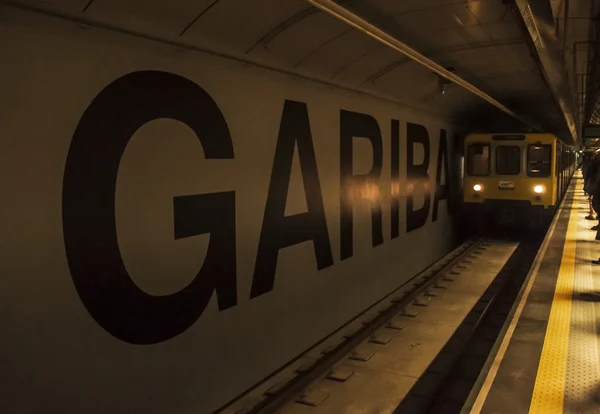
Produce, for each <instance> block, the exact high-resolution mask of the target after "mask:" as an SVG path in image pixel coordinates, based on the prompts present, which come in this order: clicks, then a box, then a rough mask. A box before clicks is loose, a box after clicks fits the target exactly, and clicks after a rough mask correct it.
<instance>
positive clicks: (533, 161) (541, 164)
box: [527, 145, 552, 177]
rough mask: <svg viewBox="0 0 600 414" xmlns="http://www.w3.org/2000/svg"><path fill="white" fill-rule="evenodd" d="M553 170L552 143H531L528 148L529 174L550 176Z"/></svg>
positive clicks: (531, 175) (532, 175)
mask: <svg viewBox="0 0 600 414" xmlns="http://www.w3.org/2000/svg"><path fill="white" fill-rule="evenodd" d="M551 170H552V147H551V146H550V145H530V146H529V147H528V148H527V175H528V176H530V177H549V176H550V174H551V172H552V171H551Z"/></svg>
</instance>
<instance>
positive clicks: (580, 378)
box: [564, 200, 600, 413]
mask: <svg viewBox="0 0 600 414" xmlns="http://www.w3.org/2000/svg"><path fill="white" fill-rule="evenodd" d="M584 201H585V200H584ZM579 215H580V217H579V220H578V221H579V227H578V232H577V240H578V243H577V257H578V258H579V259H581V260H582V261H580V262H578V263H577V265H576V269H575V278H574V286H573V298H574V299H573V305H572V308H571V329H570V331H571V335H570V338H569V356H568V358H567V376H566V381H565V382H566V384H565V385H566V387H565V397H564V411H565V412H567V413H581V412H588V411H590V409H591V410H592V411H594V412H598V407H597V406H595V402H594V394H595V391H596V386H597V383H598V380H599V379H600V376H599V374H600V372H599V370H598V346H597V334H596V312H595V305H594V302H590V301H589V300H586V297H585V295H590V294H592V292H593V290H594V281H593V278H592V265H591V260H593V259H596V258H595V257H594V258H592V255H591V251H590V243H599V242H597V241H595V240H594V237H595V235H596V232H595V231H590V227H591V225H592V224H591V223H590V222H589V221H587V220H585V219H584V218H583V215H582V214H579Z"/></svg>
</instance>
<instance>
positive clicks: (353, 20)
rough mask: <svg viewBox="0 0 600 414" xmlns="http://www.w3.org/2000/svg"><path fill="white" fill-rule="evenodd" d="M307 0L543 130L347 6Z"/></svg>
mask: <svg viewBox="0 0 600 414" xmlns="http://www.w3.org/2000/svg"><path fill="white" fill-rule="evenodd" d="M305 1H306V2H308V3H310V4H311V5H313V6H314V7H316V8H318V9H320V10H322V11H324V12H326V13H328V14H330V15H332V16H333V17H335V18H336V19H338V20H340V21H342V22H344V23H346V24H349V25H350V26H352V27H354V28H355V29H357V30H359V31H361V32H363V33H364V34H366V35H368V36H370V37H372V38H373V39H375V40H377V41H378V42H380V43H383V44H384V45H386V46H388V47H390V48H392V49H394V50H396V51H397V52H400V53H402V54H403V55H405V56H407V57H408V58H409V59H412V60H414V61H415V62H417V63H419V64H421V65H423V66H425V67H426V68H428V69H430V70H431V71H433V72H435V73H437V74H438V75H439V76H441V77H443V78H445V79H448V80H449V81H451V82H454V83H455V84H457V85H459V86H461V87H463V88H464V89H466V90H468V91H469V92H471V93H473V94H475V95H476V96H478V97H480V98H481V99H483V100H484V101H486V102H488V103H490V104H492V105H494V106H495V107H496V108H498V109H500V110H501V111H503V112H505V113H507V114H508V115H510V116H512V117H514V118H516V119H518V120H519V121H521V122H522V123H524V124H526V125H529V126H531V127H533V128H534V129H537V130H541V128H540V126H539V125H536V124H532V123H531V122H530V121H528V120H526V119H524V118H522V117H521V116H519V115H517V114H516V113H515V112H513V111H512V110H510V109H509V108H507V107H506V106H504V105H502V104H501V103H500V102H498V101H497V100H496V99H494V98H492V97H491V96H490V95H488V94H487V93H485V92H484V91H482V90H481V89H479V88H477V87H476V86H474V85H472V84H471V83H469V82H467V81H466V80H464V79H463V78H461V77H459V76H456V75H455V74H454V73H452V72H450V71H448V70H446V69H445V68H444V67H443V66H441V65H439V64H438V63H436V62H434V61H433V60H431V59H429V58H427V57H425V56H424V55H422V54H421V53H419V52H418V51H416V50H414V49H413V48H411V47H410V46H408V45H406V44H405V43H402V42H401V41H400V40H398V39H396V38H395V37H394V36H392V35H390V34H388V33H386V32H384V31H383V30H381V29H379V28H378V27H376V26H374V25H373V24H371V23H369V22H368V21H366V20H364V19H363V18H362V17H360V16H358V15H356V14H355V13H353V12H351V11H350V10H348V9H346V8H345V7H342V6H340V5H339V4H337V3H336V2H335V1H333V0H305Z"/></svg>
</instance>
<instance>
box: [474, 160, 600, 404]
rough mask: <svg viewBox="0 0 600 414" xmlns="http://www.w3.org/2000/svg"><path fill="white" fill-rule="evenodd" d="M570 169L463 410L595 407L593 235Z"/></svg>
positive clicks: (596, 251)
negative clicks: (568, 180) (566, 183)
mask: <svg viewBox="0 0 600 414" xmlns="http://www.w3.org/2000/svg"><path fill="white" fill-rule="evenodd" d="M588 210H589V207H588V202H587V197H586V196H585V195H584V193H583V180H582V178H581V172H579V171H578V172H577V173H576V174H575V176H574V178H573V180H572V181H571V185H570V187H569V190H568V192H567V194H566V195H565V198H564V199H563V202H562V204H561V206H560V208H559V211H558V213H557V214H556V216H555V218H554V221H553V222H552V225H551V227H550V229H549V231H548V233H547V235H546V238H545V240H544V243H543V244H542V246H541V249H540V251H539V253H538V255H537V257H536V259H535V261H534V263H533V265H532V268H531V270H530V272H529V275H528V278H527V280H526V282H525V283H524V285H523V287H522V289H521V292H520V295H519V299H518V300H517V301H516V302H515V304H514V306H513V308H512V310H511V313H510V314H509V316H508V318H507V322H506V324H505V326H504V328H503V334H502V335H501V336H500V337H499V338H498V340H497V342H496V344H495V348H494V352H492V354H491V355H490V357H489V359H488V361H487V364H486V367H485V368H484V370H483V371H482V373H481V374H480V376H479V379H478V381H477V385H476V387H475V388H474V389H473V391H472V392H471V395H470V397H469V400H468V401H467V404H466V405H465V406H464V407H463V410H462V412H463V413H468V412H470V413H526V412H529V413H562V412H565V413H600V368H599V361H598V355H599V350H598V347H599V345H600V339H599V337H598V333H599V332H600V326H598V325H599V319H598V317H597V316H600V266H598V265H595V264H592V260H597V259H598V258H599V257H600V241H596V240H595V235H596V232H595V231H593V230H591V227H592V226H594V225H595V224H597V222H596V221H590V220H586V219H585V216H586V215H587V214H588Z"/></svg>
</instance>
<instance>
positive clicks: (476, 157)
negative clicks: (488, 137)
mask: <svg viewBox="0 0 600 414" xmlns="http://www.w3.org/2000/svg"><path fill="white" fill-rule="evenodd" d="M489 173H490V146H489V144H471V145H469V148H468V149H467V174H469V175H473V176H482V175H488V174H489Z"/></svg>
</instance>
